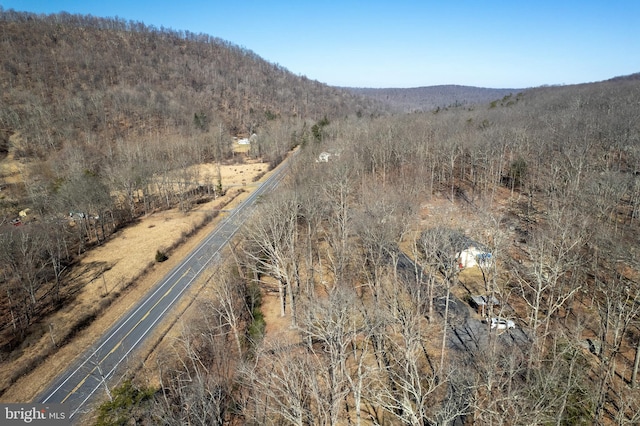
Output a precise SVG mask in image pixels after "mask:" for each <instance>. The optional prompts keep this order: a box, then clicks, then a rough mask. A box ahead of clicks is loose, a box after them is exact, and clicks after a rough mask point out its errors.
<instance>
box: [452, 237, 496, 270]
mask: <svg viewBox="0 0 640 426" xmlns="http://www.w3.org/2000/svg"><path fill="white" fill-rule="evenodd" d="M451 245H452V246H453V248H454V249H455V257H456V261H457V263H458V267H459V268H460V269H465V268H472V267H474V266H477V267H480V268H484V267H488V266H491V265H492V264H493V260H494V259H493V255H492V254H491V250H489V248H488V247H486V246H484V245H482V244H480V243H477V242H475V241H473V240H472V239H470V238H467V237H466V236H464V235H460V234H453V235H452V237H451Z"/></svg>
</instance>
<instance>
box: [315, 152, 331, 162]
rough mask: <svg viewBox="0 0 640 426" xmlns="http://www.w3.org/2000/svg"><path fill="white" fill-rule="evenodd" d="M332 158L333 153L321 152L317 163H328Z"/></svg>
mask: <svg viewBox="0 0 640 426" xmlns="http://www.w3.org/2000/svg"><path fill="white" fill-rule="evenodd" d="M330 157H331V153H329V152H326V151H325V152H321V153H320V155H318V159H317V160H316V163H327V162H328V161H329V158H330Z"/></svg>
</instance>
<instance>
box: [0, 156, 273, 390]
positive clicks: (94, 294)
mask: <svg viewBox="0 0 640 426" xmlns="http://www.w3.org/2000/svg"><path fill="white" fill-rule="evenodd" d="M266 170H268V165H266V164H264V163H254V164H236V165H230V166H222V169H221V173H222V182H223V184H224V185H225V186H231V187H230V189H229V190H228V191H227V195H226V196H225V197H223V198H219V199H217V200H214V201H211V202H209V203H205V204H201V205H198V206H197V207H196V208H194V209H193V210H191V211H190V212H188V213H186V214H185V213H182V212H180V211H178V210H169V211H165V212H160V213H154V214H152V215H149V216H148V217H145V218H143V219H141V220H140V221H139V223H137V224H136V225H134V226H130V227H127V228H126V229H123V230H121V231H119V232H118V233H117V234H116V235H114V236H113V238H111V239H110V240H109V241H108V242H106V243H105V244H103V245H102V246H100V247H97V248H96V249H94V250H91V251H90V252H88V253H86V254H85V255H84V256H83V258H82V259H81V262H80V264H79V266H78V267H76V268H74V271H73V273H74V274H75V277H74V285H75V286H76V287H77V288H78V294H77V295H76V298H75V300H74V301H73V303H71V304H69V305H68V306H65V307H64V308H63V309H61V310H60V311H59V312H56V313H55V314H53V315H51V316H50V317H49V318H47V319H46V320H45V321H42V322H41V323H40V324H36V325H34V329H36V331H39V332H36V333H35V336H34V337H33V338H32V339H31V341H29V342H28V344H27V345H24V347H23V348H22V351H21V353H20V357H19V358H15V359H13V360H11V361H9V362H4V363H3V364H0V386H2V388H4V389H6V390H5V392H4V394H3V395H2V398H1V400H2V401H3V402H25V401H30V400H33V398H35V396H36V395H38V393H39V392H41V391H42V390H43V389H44V388H45V386H46V385H47V384H48V383H49V382H50V381H51V380H53V379H54V378H55V376H56V375H57V374H58V373H59V372H60V371H62V370H63V369H64V368H65V367H66V366H67V365H68V364H69V363H71V362H72V361H73V359H74V358H75V357H76V356H78V355H79V354H81V353H83V352H84V351H85V350H86V349H87V348H89V347H90V346H91V344H92V343H93V341H94V340H95V338H97V337H98V336H100V335H102V334H103V332H104V331H105V330H106V329H107V328H109V327H110V326H111V325H112V324H113V323H114V322H115V321H116V320H117V319H118V318H119V317H120V316H121V315H122V314H123V313H124V312H126V311H127V310H128V309H129V308H131V307H132V306H133V305H134V304H135V303H136V301H137V300H139V299H140V297H142V295H144V294H145V293H146V292H147V291H148V289H149V288H151V287H152V286H153V285H154V284H155V283H156V282H157V281H158V280H160V279H161V278H162V277H163V276H164V275H166V274H167V273H168V272H169V271H170V270H171V269H172V268H173V267H174V266H175V265H177V263H178V262H180V261H181V259H182V258H183V257H184V256H186V255H187V254H188V253H189V252H190V251H191V250H193V249H194V248H195V247H196V245H197V244H198V242H199V241H201V240H202V238H204V237H205V236H206V235H208V234H209V233H210V232H211V231H212V230H213V228H214V227H215V226H216V224H217V222H218V221H219V220H220V219H221V217H219V218H217V219H214V220H213V221H211V222H207V220H208V219H207V218H208V216H210V214H211V212H212V211H213V210H214V209H218V208H220V207H221V206H224V205H225V204H226V203H229V202H231V204H230V205H229V206H228V207H233V205H234V204H235V203H238V202H240V200H241V199H243V198H244V196H245V194H247V193H248V191H249V190H250V189H251V188H252V185H251V183H252V182H253V180H254V178H255V177H256V176H259V175H261V174H263V173H264V172H265V171H266ZM201 173H202V174H203V175H204V174H211V175H213V176H217V173H218V170H217V167H215V166H213V165H206V166H202V169H201ZM231 200H233V201H231ZM194 230H197V231H196V232H195V233H194V234H193V235H192V236H191V237H190V238H188V239H186V241H185V242H184V243H182V244H179V243H180V241H182V240H184V235H185V234H190V233H192V232H193V231H194ZM174 246H177V248H175V249H174V250H173V251H172V252H171V253H170V254H169V260H167V261H166V262H163V263H159V264H158V263H156V262H155V253H156V250H158V249H166V248H168V247H174ZM92 316H97V318H96V319H95V320H93V321H92V322H91V324H90V325H89V326H87V327H85V328H84V329H83V330H81V331H80V332H78V333H77V335H75V336H74V338H73V339H71V341H70V342H68V343H67V344H65V345H64V346H62V347H56V346H54V344H59V340H60V339H61V337H62V336H65V335H68V333H69V332H70V328H71V327H73V325H74V324H77V323H78V321H82V320H83V319H85V318H91V317H92ZM34 364H35V367H33V365H34ZM32 367H33V368H32ZM25 369H28V370H29V372H28V373H26V374H24V375H23V376H22V377H20V378H19V379H18V380H16V381H15V383H11V382H12V380H13V379H12V377H13V376H15V372H16V371H22V370H25Z"/></svg>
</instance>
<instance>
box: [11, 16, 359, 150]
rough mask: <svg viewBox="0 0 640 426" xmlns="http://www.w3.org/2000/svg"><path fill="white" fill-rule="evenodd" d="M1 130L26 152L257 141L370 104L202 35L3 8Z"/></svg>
mask: <svg viewBox="0 0 640 426" xmlns="http://www.w3.org/2000/svg"><path fill="white" fill-rule="evenodd" d="M0 37H1V43H0V49H1V50H0V52H1V53H2V55H1V57H2V59H1V61H2V67H0V82H1V83H0V84H1V86H2V92H3V93H2V94H3V96H2V98H1V99H0V101H1V102H2V104H1V108H0V111H1V115H0V129H1V130H2V131H3V132H5V133H7V132H8V133H15V132H19V133H20V135H21V137H22V140H23V144H24V147H23V150H24V151H25V152H24V154H25V155H38V156H40V157H46V156H47V155H49V153H50V152H51V150H56V149H59V148H61V147H62V146H63V145H64V144H66V143H69V141H82V140H86V139H92V138H99V139H105V138H107V139H110V140H115V139H118V138H121V139H128V138H133V137H135V138H139V137H144V136H149V135H154V134H156V135H157V134H160V135H164V134H165V133H178V134H180V135H181V136H185V137H186V136H189V135H190V134H191V133H192V132H193V130H194V129H193V127H194V126H193V124H194V117H198V118H197V119H196V121H198V123H197V124H198V127H200V128H201V129H203V130H209V128H210V127H214V129H212V130H214V131H215V133H216V134H217V132H218V130H219V129H218V126H219V125H222V128H223V130H224V132H225V134H232V135H234V136H235V135H238V134H251V133H253V132H259V127H260V126H261V125H263V124H264V123H265V122H267V121H269V120H273V119H275V118H277V117H280V118H284V119H288V118H297V119H310V120H319V119H321V118H322V117H323V116H324V115H329V118H332V117H334V116H342V115H346V114H349V113H352V112H353V111H358V110H359V111H360V112H361V113H369V112H371V103H370V102H367V101H364V100H363V99H362V98H357V97H355V96H353V95H351V94H349V93H347V92H345V91H341V90H338V89H334V88H331V87H329V86H327V85H324V84H321V83H318V82H316V81H312V80H309V79H308V78H306V77H304V76H297V75H294V74H292V73H290V72H289V71H287V70H286V69H284V68H282V67H281V66H278V65H276V64H272V63H269V62H267V61H265V60H264V59H262V58H260V57H259V56H257V55H256V54H255V53H253V52H251V51H249V50H247V49H244V48H241V47H238V46H236V45H234V44H232V43H230V42H227V41H224V40H221V39H218V38H215V37H211V36H208V35H204V34H194V33H190V32H188V31H187V32H184V31H177V30H172V29H167V28H155V27H152V26H146V25H144V24H142V23H140V22H132V21H125V20H123V19H119V18H96V17H93V16H90V15H88V16H82V15H70V14H67V13H60V14H55V15H35V14H31V13H23V12H15V11H13V10H8V11H2V10H0Z"/></svg>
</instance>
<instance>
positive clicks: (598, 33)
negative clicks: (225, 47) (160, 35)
mask: <svg viewBox="0 0 640 426" xmlns="http://www.w3.org/2000/svg"><path fill="white" fill-rule="evenodd" d="M0 5H1V6H2V7H3V8H4V9H15V10H19V11H29V12H35V13H55V12H60V11H66V12H69V13H80V14H91V15H94V16H102V17H114V16H118V17H120V18H124V19H127V20H134V21H141V22H144V23H145V24H147V25H154V26H156V27H160V26H164V27H168V28H172V29H175V30H189V31H191V32H195V33H206V34H210V35H213V36H216V37H219V38H222V39H224V40H228V41H230V42H232V43H234V44H237V45H240V46H242V47H245V48H247V49H250V50H252V51H254V52H255V53H256V54H258V55H259V56H261V57H262V58H264V59H266V60H268V61H269V62H273V63H278V64H280V65H282V66H283V67H285V68H287V69H288V70H290V71H291V72H293V73H295V74H300V75H305V76H307V77H308V78H310V79H313V80H318V81H321V82H323V83H327V84H331V85H335V86H354V87H418V86H432V85H439V84H461V85H470V86H481V87H496V88H497V87H500V88H525V87H533V86H540V85H545V84H549V85H555V84H574V83H584V82H591V81H599V80H605V79H608V78H611V77H615V76H619V75H626V74H632V73H635V72H640V1H639V0H581V1H578V0H576V1H573V0H571V1H570V0H551V1H547V0H529V1H520V0H484V1H480V0H450V1H448V0H439V1H431V0H423V1H419V0H415V1H408V0H395V1H377V0H369V1H352V0H343V1H333V0H325V1H316V2H308V1H305V0H293V1H276V0H271V1H269V0H263V1H259V0H251V1H246V0H226V1H219V0H209V1H206V0H183V1H165V0H154V1H148V0H109V1H104V0H0Z"/></svg>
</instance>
